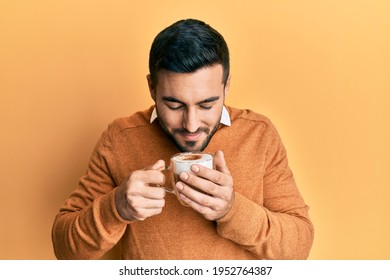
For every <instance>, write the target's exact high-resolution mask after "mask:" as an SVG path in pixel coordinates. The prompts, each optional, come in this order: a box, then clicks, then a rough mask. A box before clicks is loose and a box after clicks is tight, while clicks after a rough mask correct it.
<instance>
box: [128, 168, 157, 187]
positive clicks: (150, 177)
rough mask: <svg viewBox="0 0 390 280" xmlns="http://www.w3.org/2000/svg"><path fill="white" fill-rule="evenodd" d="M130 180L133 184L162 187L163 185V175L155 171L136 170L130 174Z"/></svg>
mask: <svg viewBox="0 0 390 280" xmlns="http://www.w3.org/2000/svg"><path fill="white" fill-rule="evenodd" d="M130 180H131V181H133V182H142V183H143V184H145V185H148V184H157V185H162V184H164V183H165V175H164V174H163V173H162V172H161V171H158V170H155V169H149V170H137V171H134V172H133V173H132V174H131V176H130Z"/></svg>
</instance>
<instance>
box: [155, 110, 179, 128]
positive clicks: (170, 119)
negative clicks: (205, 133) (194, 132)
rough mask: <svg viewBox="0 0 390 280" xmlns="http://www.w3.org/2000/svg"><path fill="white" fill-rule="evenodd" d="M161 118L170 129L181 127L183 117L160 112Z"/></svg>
mask: <svg viewBox="0 0 390 280" xmlns="http://www.w3.org/2000/svg"><path fill="white" fill-rule="evenodd" d="M159 117H160V118H161V120H162V121H163V122H164V124H165V126H166V127H167V128H168V129H173V128H178V127H181V115H180V114H179V113H175V112H171V111H168V110H164V109H163V108H162V109H160V110H159Z"/></svg>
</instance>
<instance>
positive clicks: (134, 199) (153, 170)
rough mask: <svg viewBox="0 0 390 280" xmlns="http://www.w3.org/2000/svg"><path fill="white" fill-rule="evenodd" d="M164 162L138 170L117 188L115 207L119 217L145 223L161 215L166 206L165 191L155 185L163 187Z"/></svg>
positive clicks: (160, 161)
mask: <svg viewBox="0 0 390 280" xmlns="http://www.w3.org/2000/svg"><path fill="white" fill-rule="evenodd" d="M164 168H165V162H164V161H163V160H159V161H157V162H156V163H155V164H153V165H152V166H149V167H147V168H145V169H143V170H137V171H134V172H133V173H131V175H130V176H129V177H128V178H127V179H126V180H125V181H124V182H123V183H122V184H121V185H120V186H119V187H118V188H117V190H116V193H115V206H116V209H117V211H118V213H119V215H120V216H121V217H122V218H123V219H125V220H128V221H135V220H138V221H143V220H145V219H146V218H148V217H151V216H154V215H157V214H160V213H161V211H162V209H163V207H164V205H165V199H164V197H165V191H164V189H162V188H157V187H154V186H152V185H153V184H154V185H163V184H164V183H165V176H164V174H163V173H162V172H161V170H163V169H164Z"/></svg>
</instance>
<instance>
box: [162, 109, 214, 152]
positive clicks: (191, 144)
mask: <svg viewBox="0 0 390 280" xmlns="http://www.w3.org/2000/svg"><path fill="white" fill-rule="evenodd" d="M156 109H157V108H156ZM221 114H222V112H221ZM158 115H159V114H158V110H157V116H158ZM157 120H158V122H159V124H160V126H161V128H162V129H163V130H164V132H165V133H166V134H167V135H168V137H169V138H170V139H171V141H172V142H173V143H174V144H175V145H176V147H177V148H178V149H179V150H180V151H181V152H202V151H203V150H204V149H205V148H206V147H207V145H208V144H209V142H210V141H211V138H212V137H213V135H214V133H215V132H216V131H217V129H218V127H219V123H220V121H218V122H216V123H215V124H214V126H213V128H212V129H211V130H210V128H207V127H199V128H198V129H197V130H196V131H195V132H193V133H200V132H204V133H205V134H206V139H204V140H203V142H202V143H201V144H200V146H199V148H198V149H197V148H196V146H197V144H198V142H199V141H185V145H182V144H180V143H179V141H178V140H177V139H176V137H175V135H180V134H184V133H189V131H188V130H186V129H185V128H174V129H172V132H170V131H169V129H168V126H167V125H166V124H165V122H164V121H163V120H162V119H161V118H160V117H158V118H157ZM219 120H220V118H219Z"/></svg>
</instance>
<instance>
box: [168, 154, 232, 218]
mask: <svg viewBox="0 0 390 280" xmlns="http://www.w3.org/2000/svg"><path fill="white" fill-rule="evenodd" d="M214 164H215V169H214V170H211V169H209V168H206V167H204V166H201V165H197V164H194V165H192V166H191V171H192V172H193V173H194V174H190V173H187V172H182V173H181V174H180V179H181V180H182V181H179V182H178V183H177V184H176V188H177V190H178V192H179V197H180V199H182V200H183V202H185V203H186V204H188V205H189V206H190V207H191V208H193V209H194V210H195V211H197V212H199V213H201V214H202V215H203V216H204V217H205V218H206V219H207V220H210V221H213V220H218V219H220V218H222V217H223V216H225V215H226V213H227V212H229V210H230V209H231V208H232V205H233V201H234V190H233V178H232V176H231V175H230V171H229V169H228V167H227V165H226V161H225V158H224V155H223V153H222V151H217V152H216V153H215V155H214ZM193 187H195V188H197V189H199V190H201V191H203V192H205V193H206V194H204V193H202V192H199V191H197V190H195V189H194V188H193Z"/></svg>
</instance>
